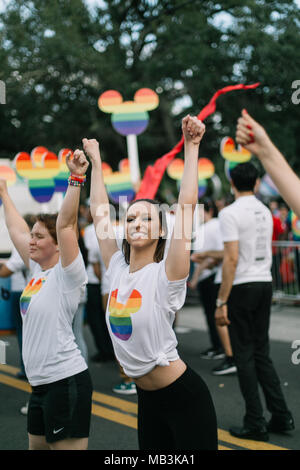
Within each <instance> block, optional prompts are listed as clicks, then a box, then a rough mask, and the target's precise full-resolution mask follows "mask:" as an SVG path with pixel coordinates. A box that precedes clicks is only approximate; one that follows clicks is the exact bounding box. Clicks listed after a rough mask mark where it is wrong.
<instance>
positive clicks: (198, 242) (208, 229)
mask: <svg viewBox="0 0 300 470" xmlns="http://www.w3.org/2000/svg"><path fill="white" fill-rule="evenodd" d="M192 249H193V251H194V252H195V253H203V252H204V251H222V250H223V249H224V244H223V240H222V235H221V232H220V224H219V220H218V219H217V218H213V219H210V220H209V221H208V222H206V223H205V224H203V225H200V226H198V228H197V229H196V238H195V241H194V243H193V245H192ZM220 269H221V270H222V267H221V266H220V265H218V266H216V267H214V268H212V269H204V270H203V271H202V273H201V274H200V276H199V281H203V280H204V279H207V278H208V277H209V276H211V275H212V274H214V273H217V272H218V271H220Z"/></svg>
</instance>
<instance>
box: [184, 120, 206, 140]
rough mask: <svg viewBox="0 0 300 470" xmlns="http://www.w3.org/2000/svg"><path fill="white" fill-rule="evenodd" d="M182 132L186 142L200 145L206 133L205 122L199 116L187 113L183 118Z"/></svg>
mask: <svg viewBox="0 0 300 470" xmlns="http://www.w3.org/2000/svg"><path fill="white" fill-rule="evenodd" d="M182 133H183V136H184V140H185V143H192V144H194V145H199V144H200V142H201V140H202V137H203V136H204V133H205V124H203V122H202V121H200V120H199V119H198V118H197V117H192V116H190V115H187V116H186V117H185V118H183V120H182Z"/></svg>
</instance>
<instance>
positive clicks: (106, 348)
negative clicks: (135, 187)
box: [83, 212, 115, 362]
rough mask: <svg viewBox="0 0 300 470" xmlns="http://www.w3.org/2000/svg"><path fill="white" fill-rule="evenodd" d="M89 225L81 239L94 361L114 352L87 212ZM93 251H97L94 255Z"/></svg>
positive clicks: (99, 266) (98, 360)
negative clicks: (85, 259) (84, 248)
mask: <svg viewBox="0 0 300 470" xmlns="http://www.w3.org/2000/svg"><path fill="white" fill-rule="evenodd" d="M88 222H89V225H87V227H85V229H84V235H83V240H84V244H85V247H86V249H87V260H88V264H87V275H88V284H87V302H86V314H87V322H88V325H89V328H90V331H91V333H92V336H93V339H94V344H95V346H96V349H97V353H96V354H95V355H94V356H93V357H92V361H94V362H107V361H111V360H114V358H115V356H114V352H113V347H112V344H111V340H110V337H109V334H108V331H107V326H106V322H105V310H104V309H103V302H102V295H101V280H102V272H104V271H103V266H102V265H101V263H103V262H102V259H101V256H100V255H99V253H98V252H99V248H98V242H97V237H96V233H95V227H94V225H93V224H92V223H91V222H92V218H91V214H90V212H89V214H88ZM95 253H97V255H96V257H95Z"/></svg>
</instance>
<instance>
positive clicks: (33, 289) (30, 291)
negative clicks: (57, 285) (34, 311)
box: [20, 277, 46, 315]
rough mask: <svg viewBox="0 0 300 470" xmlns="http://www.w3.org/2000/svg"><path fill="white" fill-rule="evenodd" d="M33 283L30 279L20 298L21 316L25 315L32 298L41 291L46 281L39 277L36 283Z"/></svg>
mask: <svg viewBox="0 0 300 470" xmlns="http://www.w3.org/2000/svg"><path fill="white" fill-rule="evenodd" d="M34 281H35V279H34V278H32V279H31V281H30V282H29V283H28V284H27V286H26V287H25V289H24V290H23V292H22V295H21V297H20V309H21V313H22V315H25V314H26V313H27V310H28V307H29V304H30V302H31V299H32V296H33V295H36V294H37V293H38V292H39V291H40V290H41V288H42V287H43V284H44V282H45V281H46V278H45V277H41V278H40V279H38V280H37V281H36V282H34Z"/></svg>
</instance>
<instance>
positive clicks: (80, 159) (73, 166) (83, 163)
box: [66, 149, 89, 176]
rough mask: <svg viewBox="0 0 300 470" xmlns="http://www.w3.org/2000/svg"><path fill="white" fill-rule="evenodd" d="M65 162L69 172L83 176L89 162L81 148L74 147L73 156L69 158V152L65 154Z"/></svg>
mask: <svg viewBox="0 0 300 470" xmlns="http://www.w3.org/2000/svg"><path fill="white" fill-rule="evenodd" d="M66 164H67V167H68V168H69V170H70V172H71V174H73V175H77V176H84V175H85V174H86V171H87V169H88V166H89V162H88V161H87V159H86V156H85V154H84V152H83V151H82V150H78V149H76V150H75V152H74V154H73V158H72V159H71V152H69V153H68V154H67V156H66Z"/></svg>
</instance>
